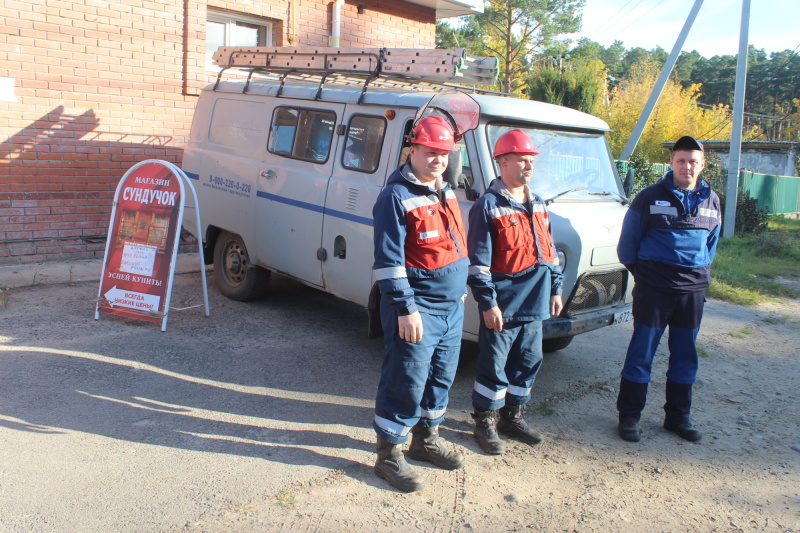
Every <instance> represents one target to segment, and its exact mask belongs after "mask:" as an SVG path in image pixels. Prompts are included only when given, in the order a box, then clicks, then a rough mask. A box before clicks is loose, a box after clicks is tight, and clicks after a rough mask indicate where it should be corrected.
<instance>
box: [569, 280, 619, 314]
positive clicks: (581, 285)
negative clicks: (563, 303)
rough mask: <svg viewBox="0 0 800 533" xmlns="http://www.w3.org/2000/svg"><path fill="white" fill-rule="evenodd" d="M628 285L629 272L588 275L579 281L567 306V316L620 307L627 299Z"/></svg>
mask: <svg viewBox="0 0 800 533" xmlns="http://www.w3.org/2000/svg"><path fill="white" fill-rule="evenodd" d="M627 285H628V271H627V270H614V271H611V272H599V273H592V274H586V275H584V276H583V277H581V278H580V280H579V281H578V284H577V287H576V289H575V291H574V292H573V294H572V297H571V298H570V300H569V303H568V304H567V315H568V316H571V315H579V314H581V313H586V312H588V311H594V310H596V309H602V308H604V307H611V306H615V305H618V304H620V303H621V302H622V301H623V299H624V298H625V292H626V291H627V288H628V287H627Z"/></svg>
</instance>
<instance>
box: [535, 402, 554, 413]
mask: <svg viewBox="0 0 800 533" xmlns="http://www.w3.org/2000/svg"><path fill="white" fill-rule="evenodd" d="M536 411H538V412H539V414H540V415H542V416H553V415H554V414H556V410H555V409H553V408H552V407H550V406H549V405H547V404H546V403H540V404H539V405H537V406H536Z"/></svg>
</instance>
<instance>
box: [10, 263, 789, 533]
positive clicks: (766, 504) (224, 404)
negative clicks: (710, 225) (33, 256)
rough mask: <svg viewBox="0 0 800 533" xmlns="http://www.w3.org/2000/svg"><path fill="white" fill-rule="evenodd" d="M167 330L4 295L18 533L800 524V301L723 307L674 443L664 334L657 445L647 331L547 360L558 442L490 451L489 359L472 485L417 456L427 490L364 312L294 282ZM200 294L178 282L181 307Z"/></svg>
mask: <svg viewBox="0 0 800 533" xmlns="http://www.w3.org/2000/svg"><path fill="white" fill-rule="evenodd" d="M209 281H210V282H211V287H210V297H211V316H210V317H204V316H202V312H201V311H200V309H199V308H191V309H187V310H184V311H181V312H173V313H172V314H171V317H170V321H169V328H168V330H167V332H165V333H162V332H160V331H159V329H158V327H157V326H155V325H152V324H148V323H145V322H139V321H134V320H128V319H122V318H119V317H111V316H107V315H104V316H102V318H101V319H100V320H94V318H93V314H94V299H95V297H96V294H97V285H96V284H94V283H79V284H73V285H45V286H39V287H32V288H21V289H12V290H10V291H6V298H5V301H6V306H5V309H0V450H2V453H0V531H2V532H23V531H24V532H38V531H143V532H156V531H186V532H201V531H207V532H225V531H235V532H253V531H281V532H306V531H307V532H340V531H353V532H360V531H376V532H391V531H397V532H400V531H403V532H406V531H425V532H452V531H480V532H484V531H487V532H495V531H498V532H499V531H545V532H551V531H552V532H562V531H563V532H609V531H625V532H628V531H643V532H644V531H647V532H653V531H664V532H675V531H693V532H694V531H708V532H711V531H715V532H716V531H719V532H722V531H725V532H735V531H776V532H790V531H791V532H797V531H800V473H799V467H800V410H799V409H798V406H800V391H798V377H799V374H800V372H798V352H800V303H798V302H783V303H772V304H769V305H765V306H763V307H760V308H758V309H749V308H744V307H739V306H735V305H731V304H726V303H723V302H719V301H709V302H708V304H707V307H706V315H705V318H704V323H703V327H702V330H701V333H700V339H699V345H700V346H701V348H702V352H703V355H704V357H703V359H702V361H701V369H700V375H699V381H698V383H697V385H696V387H695V402H694V403H695V411H694V414H693V419H694V421H695V423H696V425H697V426H698V427H699V428H701V429H702V430H703V432H704V438H703V441H702V442H700V443H689V442H685V441H682V440H680V439H679V438H678V437H677V436H675V435H673V434H671V433H668V432H666V431H665V430H663V429H662V428H661V422H662V413H663V412H662V405H663V401H664V400H663V395H664V371H665V369H666V365H665V359H666V357H665V355H666V352H665V350H666V338H665V340H664V341H663V342H662V346H661V348H660V350H659V356H658V357H657V361H656V366H655V368H654V373H653V375H654V382H653V383H652V384H651V387H650V397H649V402H648V405H647V408H646V410H645V413H644V416H643V430H644V437H643V440H642V442H640V443H635V444H634V443H627V442H624V441H622V440H620V439H619V438H618V437H617V435H616V425H615V423H616V411H615V399H616V388H617V385H618V380H619V377H618V376H619V370H620V367H621V364H622V360H623V358H624V352H625V348H626V346H627V341H628V339H629V335H630V331H631V325H630V324H625V325H621V326H615V327H612V328H605V329H603V330H599V331H596V332H592V333H588V334H585V335H582V336H579V337H577V338H576V339H575V341H574V342H573V343H572V344H571V345H570V346H569V347H567V348H566V349H564V350H562V351H561V352H556V353H553V354H548V355H547V356H546V357H545V363H544V366H543V369H542V371H541V373H540V374H539V377H538V378H537V382H536V385H535V387H534V399H533V402H532V403H531V407H530V409H529V411H528V415H527V417H528V420H529V421H530V422H532V423H534V424H535V425H536V426H538V428H539V429H541V430H543V432H544V433H545V435H546V440H545V442H544V443H542V444H541V445H540V446H538V447H528V446H526V445H523V444H520V443H513V442H512V443H510V444H509V446H508V451H507V453H506V454H505V455H503V456H500V457H492V456H487V455H484V454H482V453H481V452H480V451H479V449H478V447H477V445H475V443H474V442H473V441H472V435H471V430H472V426H471V418H470V416H469V414H470V412H471V405H470V391H471V385H472V379H473V375H474V368H475V365H474V362H475V360H474V357H475V353H474V346H473V345H471V344H470V345H466V346H465V349H464V351H463V352H464V353H463V354H462V360H461V364H460V366H459V371H458V376H457V379H456V383H455V385H454V387H453V390H452V393H451V405H450V409H449V411H448V417H447V420H446V421H445V423H444V424H443V426H442V429H441V434H442V436H444V437H445V438H446V439H448V440H449V441H450V442H451V443H452V445H453V446H455V447H458V448H459V449H461V450H462V451H463V452H464V453H465V455H466V466H465V468H464V469H463V470H460V471H456V472H446V471H442V470H438V469H436V468H435V467H433V466H429V465H426V464H419V463H414V462H413V461H412V462H411V464H412V466H413V467H414V468H416V469H418V470H419V471H420V472H421V473H422V474H423V475H424V477H425V479H426V483H427V487H426V488H425V490H423V491H421V492H419V493H414V494H403V493H400V492H398V491H396V490H394V489H392V488H391V487H390V486H389V485H387V484H386V483H385V482H384V481H382V480H380V479H378V478H376V477H375V476H374V474H373V473H372V464H373V462H374V433H373V431H372V429H371V426H370V423H371V417H372V404H373V397H374V393H375V388H376V386H377V382H378V375H379V369H380V361H381V351H382V341H381V340H380V339H378V340H368V339H366V336H365V330H366V324H365V315H366V314H365V311H364V310H363V309H361V308H359V307H358V306H355V305H352V304H348V303H346V302H343V301H341V300H337V299H336V298H333V297H330V296H328V295H325V294H323V293H320V292H318V291H315V290H313V289H310V288H308V287H305V286H302V285H299V284H297V283H295V282H292V281H289V280H286V279H283V278H277V279H274V280H273V283H272V285H271V290H270V293H269V296H268V297H267V298H266V299H265V300H263V301H260V302H255V303H249V304H246V303H239V302H233V301H230V300H227V299H225V298H224V297H222V296H221V295H220V294H219V293H218V292H217V291H216V289H215V288H214V286H213V276H211V279H210V280H209ZM200 301H201V297H200V275H199V274H186V275H181V276H178V277H177V278H176V288H175V293H174V296H173V307H190V306H192V305H196V304H198V303H199V302H200Z"/></svg>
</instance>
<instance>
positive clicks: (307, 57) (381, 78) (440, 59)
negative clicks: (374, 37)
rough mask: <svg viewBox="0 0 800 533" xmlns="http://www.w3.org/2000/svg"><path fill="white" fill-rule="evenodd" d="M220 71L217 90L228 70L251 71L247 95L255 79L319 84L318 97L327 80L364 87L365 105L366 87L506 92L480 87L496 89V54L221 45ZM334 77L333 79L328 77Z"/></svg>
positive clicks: (216, 59)
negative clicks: (481, 87) (489, 86)
mask: <svg viewBox="0 0 800 533" xmlns="http://www.w3.org/2000/svg"><path fill="white" fill-rule="evenodd" d="M212 59H213V62H214V65H216V66H219V67H221V70H220V71H219V74H218V75H217V82H216V83H215V84H214V90H217V87H219V84H220V81H221V80H222V75H223V74H224V72H225V71H226V70H228V69H236V70H243V71H246V72H248V76H247V82H246V83H245V86H244V89H243V91H242V92H247V89H248V88H249V86H250V82H251V80H252V78H253V76H254V75H259V76H265V77H267V78H270V77H271V78H272V79H275V80H279V81H280V82H281V85H280V88H279V89H278V96H280V95H281V93H282V92H283V87H284V83H285V82H286V80H287V79H288V80H292V81H304V82H311V83H318V84H319V88H318V90H317V94H316V97H315V99H317V100H318V99H319V98H320V97H321V95H322V89H323V86H324V85H325V83H326V82H327V81H330V82H331V83H334V84H344V85H361V86H362V89H361V96H360V98H359V100H358V102H359V103H362V102H363V100H364V95H365V93H366V90H367V86H368V85H369V84H370V83H372V85H373V87H383V88H402V89H412V90H422V89H439V88H458V89H463V90H467V91H471V92H478V93H485V94H503V93H498V92H496V91H491V90H486V89H480V88H478V87H477V86H486V85H494V84H495V83H496V81H497V75H498V72H499V70H498V69H499V67H498V61H497V58H496V57H494V56H489V57H469V56H467V55H466V50H465V49H464V48H456V49H441V48H436V49H423V48H357V47H344V48H334V47H316V48H313V47H290V46H282V47H267V46H254V47H236V46H221V47H219V48H218V49H217V51H216V52H215V53H214V55H213V58H212ZM329 78H330V79H329Z"/></svg>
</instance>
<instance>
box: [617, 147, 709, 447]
mask: <svg viewBox="0 0 800 533" xmlns="http://www.w3.org/2000/svg"><path fill="white" fill-rule="evenodd" d="M669 164H670V166H671V167H672V170H671V171H669V172H667V173H666V174H665V175H664V177H663V178H661V180H659V181H658V182H657V183H655V184H654V185H650V186H649V187H647V188H645V189H644V190H642V191H641V192H640V193H639V194H637V195H636V197H635V198H634V199H633V202H632V203H631V206H630V209H629V211H628V213H627V214H626V215H625V220H624V222H623V224H622V234H621V235H620V239H619V245H618V247H617V255H618V256H619V260H620V262H621V263H622V264H623V265H625V267H626V268H627V269H628V270H629V271H630V272H631V273H632V274H633V277H634V280H635V285H634V287H633V336H632V337H631V342H630V344H629V346H628V352H627V355H626V357H625V364H624V366H623V368H622V378H621V380H620V385H619V395H618V397H617V410H618V411H619V426H618V431H619V436H620V437H621V438H622V439H624V440H627V441H630V442H638V441H639V440H640V439H641V430H640V428H639V418H640V417H641V413H642V409H644V405H645V401H646V399H647V385H648V383H649V382H650V368H651V365H652V363H653V357H654V356H655V353H656V350H657V349H658V344H659V342H660V340H661V336H662V335H663V334H664V330H665V329H666V328H667V326H669V367H668V370H667V386H666V389H667V390H666V403H665V404H664V428H665V429H666V430H668V431H672V432H673V433H676V434H677V435H678V436H679V437H681V438H683V439H685V440H688V441H692V442H696V441H699V440H700V439H701V438H702V434H701V433H700V431H699V430H698V429H697V428H695V427H694V426H692V423H691V421H690V420H689V414H690V410H691V406H692V385H693V384H694V382H695V378H696V376H697V367H698V359H697V347H696V340H697V334H698V332H699V331H700V320H701V319H702V317H703V304H704V302H705V291H706V289H707V288H708V285H709V283H710V270H711V262H712V261H713V260H714V253H715V252H716V249H717V240H718V238H719V231H720V224H721V217H720V203H719V197H717V195H716V193H715V192H714V191H712V190H711V187H709V185H708V184H707V183H706V182H705V181H703V180H701V179H700V173H701V172H702V171H703V168H705V154H704V152H703V145H701V144H700V143H699V142H697V141H696V140H695V139H694V138H692V137H689V136H684V137H681V138H680V139H678V140H677V141H676V142H675V145H674V146H673V147H672V156H671V158H670V161H669Z"/></svg>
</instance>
